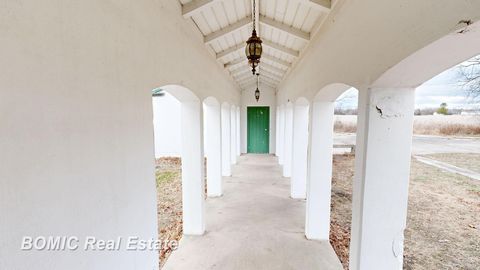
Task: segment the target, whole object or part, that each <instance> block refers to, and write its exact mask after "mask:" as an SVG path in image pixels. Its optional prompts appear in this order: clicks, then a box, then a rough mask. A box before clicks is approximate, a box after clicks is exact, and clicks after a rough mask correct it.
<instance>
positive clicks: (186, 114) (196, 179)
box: [156, 84, 205, 235]
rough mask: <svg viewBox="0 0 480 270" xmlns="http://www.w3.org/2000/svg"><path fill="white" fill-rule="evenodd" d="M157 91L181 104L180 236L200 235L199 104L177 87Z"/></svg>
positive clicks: (202, 227)
mask: <svg viewBox="0 0 480 270" xmlns="http://www.w3.org/2000/svg"><path fill="white" fill-rule="evenodd" d="M156 89H161V90H163V91H165V92H167V93H169V94H170V95H172V96H173V97H175V98H176V99H177V100H179V101H180V104H181V113H180V123H181V124H180V126H181V136H180V137H181V146H182V147H181V151H180V153H181V158H182V210H183V211H182V219H183V233H184V234H186V235H202V234H203V233H204V232H205V200H204V192H205V182H204V175H203V174H204V162H203V158H204V154H203V140H202V138H203V125H202V120H203V119H202V115H203V114H202V104H201V102H200V99H199V98H198V97H197V96H196V95H195V94H194V93H193V92H192V91H191V90H189V89H188V88H185V87H183V86H180V85H173V84H172V85H166V86H162V87H159V88H156Z"/></svg>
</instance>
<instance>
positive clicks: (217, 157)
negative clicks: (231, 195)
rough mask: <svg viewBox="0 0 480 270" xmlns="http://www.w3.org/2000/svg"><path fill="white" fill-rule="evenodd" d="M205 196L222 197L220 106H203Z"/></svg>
mask: <svg viewBox="0 0 480 270" xmlns="http://www.w3.org/2000/svg"><path fill="white" fill-rule="evenodd" d="M204 113H205V115H204V119H205V133H204V134H205V138H204V141H205V156H206V157H207V195H208V197H218V196H222V136H221V134H222V129H221V116H220V114H221V113H220V106H219V105H218V104H216V105H211V106H209V105H204Z"/></svg>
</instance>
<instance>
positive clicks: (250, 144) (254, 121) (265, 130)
mask: <svg viewBox="0 0 480 270" xmlns="http://www.w3.org/2000/svg"><path fill="white" fill-rule="evenodd" d="M269 133H270V108H269V107H248V108H247V152H248V153H260V154H264V153H266V154H268V152H269V151H268V150H269V149H268V147H269Z"/></svg>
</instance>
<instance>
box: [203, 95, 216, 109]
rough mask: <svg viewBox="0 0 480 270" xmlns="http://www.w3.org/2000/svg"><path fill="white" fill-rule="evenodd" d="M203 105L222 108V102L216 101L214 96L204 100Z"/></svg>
mask: <svg viewBox="0 0 480 270" xmlns="http://www.w3.org/2000/svg"><path fill="white" fill-rule="evenodd" d="M203 104H205V105H207V106H215V107H217V106H218V107H220V102H219V101H218V99H216V98H215V97H213V96H210V97H206V98H205V99H204V100H203Z"/></svg>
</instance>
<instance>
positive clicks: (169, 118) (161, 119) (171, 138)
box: [152, 93, 182, 158]
mask: <svg viewBox="0 0 480 270" xmlns="http://www.w3.org/2000/svg"><path fill="white" fill-rule="evenodd" d="M152 104H153V126H154V137H155V157H156V158H159V157H168V156H172V157H179V156H180V153H181V151H182V144H181V143H182V142H181V138H182V136H181V135H182V134H181V122H180V121H181V104H180V102H179V101H178V100H177V99H176V98H174V97H173V96H172V95H170V94H168V93H166V94H165V96H163V97H153V99H152Z"/></svg>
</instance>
